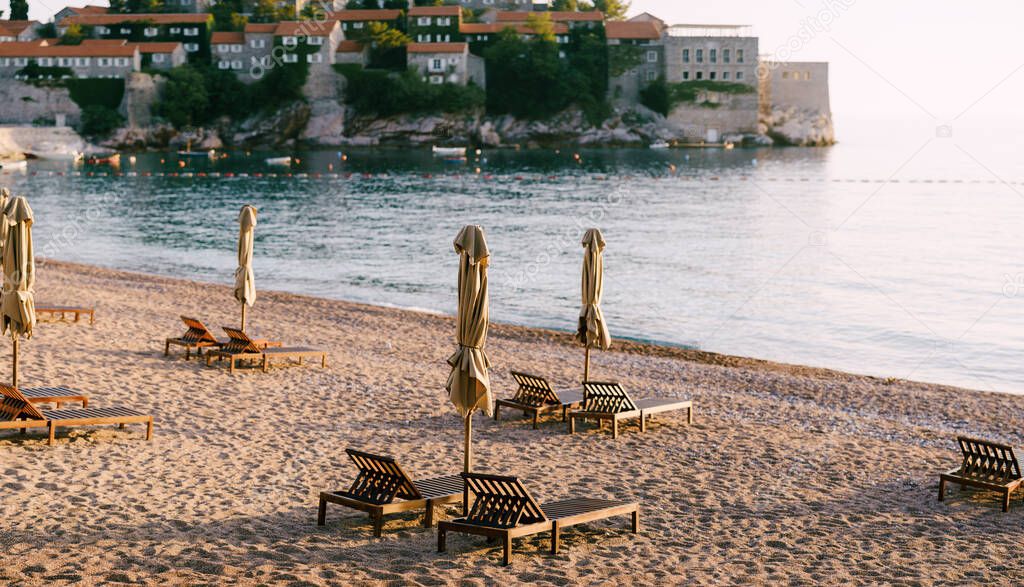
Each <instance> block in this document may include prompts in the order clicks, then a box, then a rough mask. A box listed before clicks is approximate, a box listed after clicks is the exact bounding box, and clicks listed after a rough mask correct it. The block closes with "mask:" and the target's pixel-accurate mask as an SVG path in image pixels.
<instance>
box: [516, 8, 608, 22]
mask: <svg viewBox="0 0 1024 587" xmlns="http://www.w3.org/2000/svg"><path fill="white" fill-rule="evenodd" d="M531 14H537V15H544V14H548V15H550V16H551V20H553V21H554V22H603V21H604V14H603V13H602V12H601V11H599V10H587V11H584V12H573V11H569V10H552V11H549V12H526V11H514V10H513V11H501V12H498V22H526V21H527V19H529V18H530V15H531Z"/></svg>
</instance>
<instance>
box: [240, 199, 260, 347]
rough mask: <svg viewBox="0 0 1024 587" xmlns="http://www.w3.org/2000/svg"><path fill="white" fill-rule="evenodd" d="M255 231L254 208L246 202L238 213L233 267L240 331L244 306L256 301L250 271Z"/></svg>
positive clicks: (243, 324)
mask: <svg viewBox="0 0 1024 587" xmlns="http://www.w3.org/2000/svg"><path fill="white" fill-rule="evenodd" d="M255 232H256V208H255V207H253V206H250V205H248V204H246V205H245V206H242V212H241V213H240V214H239V215H238V269H235V299H236V300H238V302H239V303H240V304H242V328H241V330H242V332H245V307H246V306H250V307H251V306H252V305H253V304H255V303H256V276H255V275H254V274H253V272H252V250H253V239H254V238H255Z"/></svg>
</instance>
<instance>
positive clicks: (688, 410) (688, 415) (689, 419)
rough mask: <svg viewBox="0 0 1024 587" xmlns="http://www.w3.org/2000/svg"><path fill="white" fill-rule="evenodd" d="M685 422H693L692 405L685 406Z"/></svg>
mask: <svg viewBox="0 0 1024 587" xmlns="http://www.w3.org/2000/svg"><path fill="white" fill-rule="evenodd" d="M686 423H687V424H693V406H690V407H688V408H686Z"/></svg>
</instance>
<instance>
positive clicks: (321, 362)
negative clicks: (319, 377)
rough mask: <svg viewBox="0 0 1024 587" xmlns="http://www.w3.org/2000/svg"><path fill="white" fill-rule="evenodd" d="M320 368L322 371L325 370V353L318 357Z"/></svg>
mask: <svg viewBox="0 0 1024 587" xmlns="http://www.w3.org/2000/svg"><path fill="white" fill-rule="evenodd" d="M320 367H322V368H324V369H326V368H327V353H324V354H323V355H321V356H320Z"/></svg>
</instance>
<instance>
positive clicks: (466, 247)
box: [447, 225, 494, 508]
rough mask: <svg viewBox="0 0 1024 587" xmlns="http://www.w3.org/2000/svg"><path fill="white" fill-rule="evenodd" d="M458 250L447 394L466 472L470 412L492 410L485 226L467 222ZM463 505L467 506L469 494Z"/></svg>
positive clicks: (468, 468)
mask: <svg viewBox="0 0 1024 587" xmlns="http://www.w3.org/2000/svg"><path fill="white" fill-rule="evenodd" d="M455 252H457V253H458V254H459V306H458V312H457V314H456V318H455V324H456V326H455V336H456V343H458V345H459V347H458V349H457V350H456V351H455V354H453V355H452V356H451V357H449V358H448V364H449V365H450V366H451V368H452V370H451V374H449V375H448V386H447V387H448V396H449V398H450V399H451V401H452V403H453V404H455V409H456V410H458V411H459V414H460V415H461V416H462V417H463V419H464V421H465V443H466V444H465V461H464V469H465V472H467V473H469V472H470V471H471V469H472V466H473V452H472V445H471V438H472V431H473V423H472V418H473V412H474V411H476V410H483V412H484V413H485V414H487V415H488V416H490V415H491V414H492V413H493V410H494V407H493V406H494V402H493V401H492V398H491V380H490V377H489V376H488V374H487V370H488V368H490V366H491V364H490V361H488V360H487V354H486V353H485V352H484V346H485V344H486V343H487V326H488V314H487V312H488V310H487V304H488V300H487V264H488V261H489V259H490V252H488V250H487V241H486V240H485V238H484V230H483V229H482V228H480V227H479V226H472V225H471V226H466V227H464V228H463V229H462V230H461V231H460V232H459V234H458V236H456V237H455ZM463 507H464V508H465V507H468V495H466V496H465V498H464V501H463Z"/></svg>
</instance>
